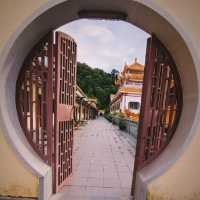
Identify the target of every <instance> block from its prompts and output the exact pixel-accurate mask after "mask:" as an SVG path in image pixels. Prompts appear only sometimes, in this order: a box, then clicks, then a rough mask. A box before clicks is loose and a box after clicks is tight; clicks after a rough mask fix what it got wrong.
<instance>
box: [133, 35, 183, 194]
mask: <svg viewBox="0 0 200 200" xmlns="http://www.w3.org/2000/svg"><path fill="white" fill-rule="evenodd" d="M182 101H183V100H182V87H181V81H180V77H179V74H178V71H177V68H176V65H175V63H174V61H173V58H172V56H171V55H170V53H169V52H168V50H167V49H166V48H165V47H164V45H163V44H162V43H161V42H160V41H159V40H158V39H157V38H156V36H155V35H152V37H151V38H149V39H148V41H147V51H146V63H145V70H144V82H143V92H142V104H141V110H140V119H139V128H138V138H137V146H136V156H135V165H134V173H133V183H132V191H131V193H132V194H133V195H134V190H135V183H136V174H137V172H138V171H139V170H140V169H142V168H143V167H145V166H146V165H147V164H149V163H150V162H152V161H153V160H154V159H155V158H156V157H157V156H158V155H159V154H160V153H161V152H162V151H163V150H164V148H165V147H166V146H167V145H168V143H169V142H170V141H171V139H172V137H173V135H174V132H175V130H176V128H177V125H178V121H179V118H180V114H181V110H182Z"/></svg>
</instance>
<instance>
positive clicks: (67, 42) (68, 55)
mask: <svg viewBox="0 0 200 200" xmlns="http://www.w3.org/2000/svg"><path fill="white" fill-rule="evenodd" d="M55 52H56V55H55V88H56V93H55V167H54V169H55V171H54V173H55V175H54V178H55V180H54V184H55V185H54V191H55V192H56V191H58V190H59V189H60V188H61V187H62V186H63V185H64V184H65V182H66V180H67V177H68V176H69V175H70V174H71V173H72V151H73V126H74V125H73V109H74V104H75V91H76V43H75V41H74V40H73V39H72V38H71V37H70V36H68V35H66V34H64V33H62V32H56V44H55Z"/></svg>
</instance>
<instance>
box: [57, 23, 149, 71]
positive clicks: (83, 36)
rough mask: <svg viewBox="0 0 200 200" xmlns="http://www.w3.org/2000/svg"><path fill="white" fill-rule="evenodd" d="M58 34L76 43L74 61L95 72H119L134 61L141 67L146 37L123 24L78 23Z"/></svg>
mask: <svg viewBox="0 0 200 200" xmlns="http://www.w3.org/2000/svg"><path fill="white" fill-rule="evenodd" d="M57 30H59V31H62V32H65V33H67V34H69V35H70V36H72V37H73V38H74V39H75V41H76V43H77V49H78V51H77V57H78V58H77V60H78V61H79V62H82V63H87V64H88V65H89V66H91V67H94V68H100V69H103V70H104V71H106V72H108V73H109V72H111V70H112V69H117V70H118V71H121V70H122V69H123V67H124V64H125V63H127V64H132V63H133V62H134V59H135V58H136V57H137V59H138V62H139V63H141V64H144V61H145V52H146V41H147V38H148V37H149V35H148V34H147V33H146V32H144V31H142V30H141V29H139V28H137V27H136V26H133V25H132V24H129V23H127V22H124V21H113V20H112V21H111V20H91V19H90V20H89V19H80V20H76V21H73V22H71V23H68V24H66V25H64V26H62V27H60V28H58V29H57Z"/></svg>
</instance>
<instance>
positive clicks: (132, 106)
mask: <svg viewBox="0 0 200 200" xmlns="http://www.w3.org/2000/svg"><path fill="white" fill-rule="evenodd" d="M128 107H129V108H130V109H134V110H137V109H139V108H140V103H139V102H129V103H128Z"/></svg>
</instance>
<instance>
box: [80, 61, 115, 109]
mask: <svg viewBox="0 0 200 200" xmlns="http://www.w3.org/2000/svg"><path fill="white" fill-rule="evenodd" d="M113 73H114V74H113ZM117 73H118V71H117V70H114V69H113V70H112V72H111V73H106V72H104V71H103V70H101V69H98V68H92V67H90V66H88V65H87V64H85V63H79V62H78V64H77V84H78V85H79V87H80V88H81V89H82V90H83V91H84V92H85V94H86V95H87V96H88V97H95V98H97V106H98V107H99V108H100V109H108V107H109V104H110V94H111V93H116V92H117V88H116V86H115V85H114V81H115V80H114V78H113V76H116V74H117Z"/></svg>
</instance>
